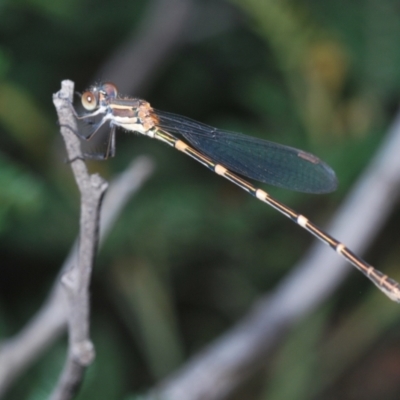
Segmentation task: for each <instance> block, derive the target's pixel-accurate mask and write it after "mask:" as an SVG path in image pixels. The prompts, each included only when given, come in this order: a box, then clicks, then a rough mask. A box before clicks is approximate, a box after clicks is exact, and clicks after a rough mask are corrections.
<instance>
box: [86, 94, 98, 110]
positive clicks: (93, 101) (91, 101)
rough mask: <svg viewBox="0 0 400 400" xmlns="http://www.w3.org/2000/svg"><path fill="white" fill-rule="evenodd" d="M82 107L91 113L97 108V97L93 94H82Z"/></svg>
mask: <svg viewBox="0 0 400 400" xmlns="http://www.w3.org/2000/svg"><path fill="white" fill-rule="evenodd" d="M82 105H83V107H84V108H85V109H86V110H88V111H93V110H94V109H95V108H96V107H97V106H98V100H97V96H96V95H95V94H94V93H93V92H85V93H83V95H82Z"/></svg>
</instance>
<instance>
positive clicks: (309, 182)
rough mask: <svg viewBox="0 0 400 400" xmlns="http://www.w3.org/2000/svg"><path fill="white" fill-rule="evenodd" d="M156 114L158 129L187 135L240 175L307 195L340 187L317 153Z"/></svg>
mask: <svg viewBox="0 0 400 400" xmlns="http://www.w3.org/2000/svg"><path fill="white" fill-rule="evenodd" d="M155 114H156V115H157V116H158V118H159V123H158V125H157V126H158V127H160V128H161V129H165V130H166V131H169V132H171V133H175V134H178V135H181V136H183V137H184V138H185V139H186V140H187V141H188V142H189V143H190V144H191V145H193V147H195V148H196V149H197V150H199V151H201V152H202V153H204V154H206V155H207V156H208V157H210V158H211V159H212V160H213V161H215V162H217V163H220V164H222V165H223V166H224V167H226V168H228V169H230V170H232V171H233V172H236V173H238V174H240V175H243V176H246V177H248V178H250V179H255V180H257V181H260V182H265V183H268V184H271V185H274V186H278V187H282V188H286V189H290V190H295V191H299V192H307V193H328V192H331V191H333V190H335V189H336V187H337V179H336V175H335V172H334V171H333V170H332V168H330V167H329V166H328V165H327V164H326V163H324V162H323V161H321V160H320V159H319V158H317V157H316V156H314V155H313V154H310V153H307V152H305V151H302V150H298V149H295V148H293V147H288V146H284V145H281V144H277V143H273V142H269V141H266V140H262V139H258V138H254V137H251V136H245V135H242V134H240V133H235V132H229V131H224V130H220V129H216V128H213V127H211V126H208V125H205V124H202V123H199V122H196V121H194V120H191V119H190V118H186V117H182V116H179V115H176V114H171V113H167V112H164V111H158V110H155Z"/></svg>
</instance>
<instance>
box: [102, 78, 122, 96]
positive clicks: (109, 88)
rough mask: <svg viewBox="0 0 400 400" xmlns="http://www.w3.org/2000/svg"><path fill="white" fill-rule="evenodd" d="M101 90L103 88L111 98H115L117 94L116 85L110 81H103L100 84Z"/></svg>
mask: <svg viewBox="0 0 400 400" xmlns="http://www.w3.org/2000/svg"><path fill="white" fill-rule="evenodd" d="M102 90H104V92H105V93H106V96H107V97H108V98H111V99H115V98H116V97H117V95H118V89H117V87H116V86H115V85H114V84H113V83H111V82H107V83H104V84H103V85H102Z"/></svg>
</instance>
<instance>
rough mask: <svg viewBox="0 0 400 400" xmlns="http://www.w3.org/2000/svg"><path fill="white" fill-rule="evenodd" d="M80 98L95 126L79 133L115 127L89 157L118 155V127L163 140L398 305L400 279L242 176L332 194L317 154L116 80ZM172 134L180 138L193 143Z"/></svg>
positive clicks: (329, 174)
mask: <svg viewBox="0 0 400 400" xmlns="http://www.w3.org/2000/svg"><path fill="white" fill-rule="evenodd" d="M81 99H82V105H83V107H84V108H85V110H86V111H88V113H87V114H85V115H82V116H79V115H77V114H76V112H75V110H74V113H75V115H76V117H77V118H78V119H82V120H87V121H89V122H90V123H91V124H92V125H93V127H92V132H91V133H90V134H89V135H88V136H85V135H82V134H81V133H79V132H78V135H79V136H80V137H81V138H82V139H85V140H90V139H91V138H92V137H93V136H94V135H95V134H96V132H98V130H99V128H100V127H101V126H103V125H104V124H106V123H109V125H110V128H111V131H110V134H109V136H108V144H107V149H106V152H105V153H104V154H101V155H91V156H90V158H96V159H107V158H108V157H113V156H114V155H115V131H116V128H117V127H121V128H124V129H126V130H128V131H134V132H137V133H140V134H142V135H145V136H148V137H150V138H152V139H157V140H160V141H161V142H164V143H166V144H168V145H169V146H171V147H174V148H175V149H177V150H179V151H181V152H183V153H185V154H186V155H188V156H189V157H192V158H193V159H195V160H196V161H198V162H199V163H200V164H203V165H204V166H205V167H207V168H209V169H210V170H212V171H214V172H215V173H216V174H218V175H221V176H223V177H224V178H225V179H227V180H229V181H230V182H232V183H234V184H235V185H237V186H239V187H240V188H241V189H243V190H245V191H246V192H247V193H249V194H251V195H252V196H254V197H256V198H257V199H259V200H261V201H263V202H264V203H267V204H268V205H270V206H271V207H273V208H275V209H276V210H278V211H279V212H280V213H282V214H283V215H285V216H286V217H288V218H290V219H291V220H292V221H293V222H295V223H296V224H298V225H300V226H301V227H302V228H304V229H305V230H307V231H309V232H310V233H312V234H313V235H314V236H315V237H317V238H318V239H319V240H320V241H322V242H323V243H325V244H327V245H328V246H330V247H331V248H332V249H333V250H335V251H336V252H337V253H339V254H340V255H341V256H342V257H344V258H345V259H346V260H347V261H348V262H350V263H351V264H352V265H353V266H355V267H356V268H357V269H358V270H359V271H361V272H362V273H363V274H364V275H365V276H366V277H367V278H368V279H370V280H371V281H372V282H373V283H374V284H375V285H376V286H377V287H378V288H379V289H380V290H381V291H382V292H383V293H385V294H386V295H387V296H388V297H389V298H390V299H391V300H394V301H396V302H398V303H400V284H399V283H398V282H396V281H395V280H393V279H391V278H389V277H388V276H387V275H385V274H383V273H382V272H380V271H378V270H377V269H375V268H374V267H372V266H371V265H369V264H368V263H367V262H365V261H364V260H363V259H361V258H360V257H358V256H357V255H356V254H354V253H353V252H352V251H351V250H349V249H348V248H347V247H346V246H345V245H344V244H342V243H340V242H339V241H338V240H336V239H335V238H333V237H332V236H330V235H329V234H327V233H326V232H324V231H323V230H322V229H320V228H318V227H317V226H316V225H315V224H313V223H312V222H311V221H309V220H308V219H307V218H306V217H304V216H303V215H301V214H299V213H297V212H295V211H293V210H292V209H291V208H289V207H287V206H286V205H285V204H283V203H281V202H279V201H278V200H275V199H274V198H272V197H271V196H270V195H269V194H268V193H266V192H265V191H263V190H261V189H259V188H257V187H255V186H254V185H253V184H251V183H250V182H248V181H246V180H244V179H243V178H242V177H240V176H239V175H242V176H246V177H247V178H250V179H254V180H257V181H260V182H265V183H269V184H271V185H274V186H279V187H282V188H286V189H290V190H296V191H300V192H307V193H327V192H331V191H333V190H335V188H336V186H337V180H336V176H335V173H334V172H333V170H332V169H331V168H330V167H329V166H328V165H327V164H325V163H324V162H323V161H321V160H320V159H319V158H317V157H316V156H314V155H312V154H310V153H306V152H304V151H302V150H298V149H295V148H292V147H288V146H283V145H280V144H277V143H272V142H268V141H266V140H262V139H257V138H254V137H250V136H245V135H241V134H239V133H234V132H228V131H224V130H220V129H216V128H212V127H210V126H208V125H204V124H201V123H199V122H196V121H194V120H191V119H189V118H185V117H182V116H178V115H175V114H171V113H167V112H164V111H158V110H155V109H153V108H152V107H151V106H150V104H149V103H148V102H146V101H144V100H140V99H136V98H130V97H122V96H120V95H119V93H118V90H117V88H116V86H115V85H113V84H112V83H103V84H99V85H94V86H92V87H91V88H90V89H89V90H88V91H86V92H84V93H83V94H82V98H81ZM94 117H97V118H99V122H98V123H97V124H93V123H92V121H93V118H94ZM173 134H177V135H180V136H182V137H183V138H184V139H185V140H186V141H187V142H189V143H190V144H191V145H192V146H193V147H191V146H189V145H188V144H187V143H185V142H184V141H182V140H180V139H178V138H177V137H175V136H174V135H173ZM236 174H239V175H236Z"/></svg>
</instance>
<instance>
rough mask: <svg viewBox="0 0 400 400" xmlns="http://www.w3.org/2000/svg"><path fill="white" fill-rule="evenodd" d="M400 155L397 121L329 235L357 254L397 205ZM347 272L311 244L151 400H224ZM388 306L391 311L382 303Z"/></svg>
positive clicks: (399, 118)
mask: <svg viewBox="0 0 400 400" xmlns="http://www.w3.org/2000/svg"><path fill="white" fill-rule="evenodd" d="M399 148H400V113H399V114H398V115H397V117H396V119H395V121H394V122H393V124H392V126H391V128H390V131H389V133H388V135H387V139H386V141H385V143H384V144H383V145H382V146H381V148H380V150H379V152H378V153H377V155H376V157H375V158H374V160H373V161H372V162H371V164H370V166H369V167H368V168H367V170H366V171H365V173H364V174H363V176H362V177H361V179H360V180H359V182H358V184H357V185H356V187H355V188H354V190H353V191H352V192H351V193H350V195H349V196H348V198H347V200H346V201H345V203H344V204H343V205H342V207H341V209H340V210H339V211H338V212H337V214H336V215H335V216H334V218H333V221H334V222H333V223H332V224H331V226H330V227H329V228H328V231H329V232H331V233H332V234H333V235H334V236H335V237H338V238H340V239H341V240H343V241H344V242H345V243H346V244H348V245H350V248H352V249H353V250H355V251H356V252H357V253H359V252H363V251H364V250H365V249H366V247H367V246H369V244H370V243H371V242H372V240H373V238H374V237H375V235H376V234H377V233H378V231H379V228H380V227H381V226H382V225H383V223H384V221H385V220H386V219H387V217H388V215H389V213H390V212H391V210H392V209H393V206H394V204H396V202H397V201H398V197H399V186H400V158H399V156H398V149H399ZM371 188H373V190H371ZM366 216H368V217H366ZM350 271H352V268H351V267H349V266H348V265H347V264H346V263H344V262H343V260H342V258H340V257H338V256H337V255H335V254H333V252H332V250H331V249H329V248H327V247H325V246H322V245H321V244H320V243H317V244H315V245H314V246H313V247H312V249H311V250H310V252H309V253H308V255H307V256H306V257H305V258H304V259H303V261H301V262H300V263H299V264H298V265H297V266H296V267H295V269H294V270H293V272H292V273H291V274H289V275H288V276H287V277H286V278H285V279H284V281H283V282H282V283H281V284H280V285H279V286H278V287H277V288H276V290H275V291H274V292H273V293H272V294H269V295H268V296H265V297H263V298H261V299H260V300H259V301H258V303H257V305H256V307H254V309H253V310H252V311H251V312H250V313H249V314H248V315H247V316H246V317H245V318H243V319H242V320H241V321H240V322H239V323H238V324H237V325H236V326H235V327H234V328H233V329H232V330H231V331H229V332H228V333H226V334H225V335H223V336H222V337H220V338H219V339H217V340H216V342H215V343H213V344H211V345H210V346H208V347H207V348H206V349H205V350H204V351H202V352H201V353H200V354H198V355H197V356H195V357H194V358H193V359H192V360H191V361H190V362H188V363H187V364H186V365H185V366H184V367H183V368H182V369H181V370H179V371H177V372H176V373H175V374H174V375H173V376H171V377H170V378H169V379H166V380H165V381H164V382H161V383H160V384H159V385H158V386H157V387H156V388H155V389H154V390H153V391H152V392H151V394H150V397H151V398H153V396H154V398H157V399H158V398H162V399H164V398H166V399H174V400H200V399H207V400H221V399H224V398H226V397H227V396H228V395H229V394H230V393H231V392H232V391H233V390H235V389H236V388H237V387H238V385H240V384H241V383H243V381H244V380H245V379H247V377H248V376H249V375H250V374H252V373H253V372H254V371H255V370H256V369H258V368H259V367H260V366H261V365H263V364H264V363H265V358H266V356H267V355H268V353H269V352H270V351H271V349H272V347H273V346H274V345H276V343H277V342H278V341H279V339H280V337H281V335H282V334H283V333H284V332H286V331H287V330H288V329H290V327H292V326H293V325H294V324H295V323H296V322H297V321H298V320H299V319H300V318H302V317H304V316H305V314H308V313H310V312H311V311H312V310H314V309H315V308H316V307H317V306H318V305H319V304H321V302H323V301H324V300H325V299H326V298H327V297H328V296H329V295H330V294H331V293H332V292H333V291H334V290H335V289H337V287H338V285H339V284H340V283H341V282H342V281H343V279H344V278H345V276H346V275H347V274H348V273H349V272H350ZM374 290H375V289H374ZM387 306H388V307H397V305H395V304H393V303H391V302H389V301H388V304H387Z"/></svg>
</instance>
